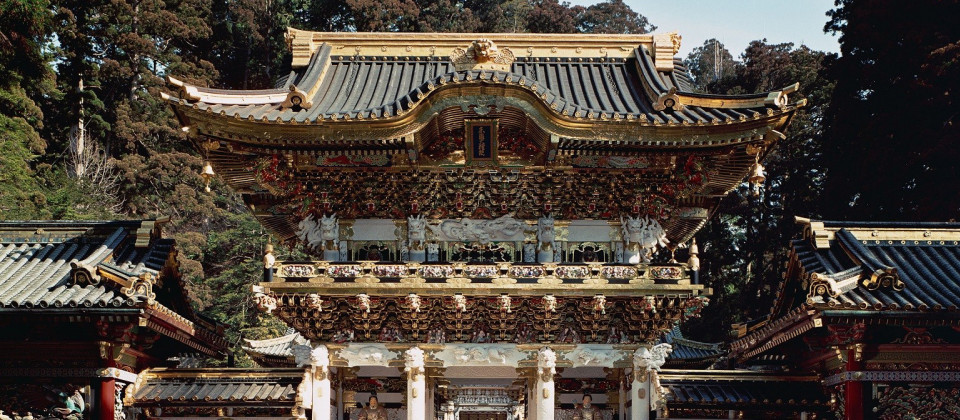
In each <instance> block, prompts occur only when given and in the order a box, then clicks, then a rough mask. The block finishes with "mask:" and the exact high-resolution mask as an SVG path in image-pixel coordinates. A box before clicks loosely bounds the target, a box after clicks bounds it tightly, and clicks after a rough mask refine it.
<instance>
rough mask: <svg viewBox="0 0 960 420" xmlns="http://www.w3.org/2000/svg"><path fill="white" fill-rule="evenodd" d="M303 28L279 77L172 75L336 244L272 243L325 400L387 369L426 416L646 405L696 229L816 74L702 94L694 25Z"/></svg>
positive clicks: (385, 390) (263, 302)
mask: <svg viewBox="0 0 960 420" xmlns="http://www.w3.org/2000/svg"><path fill="white" fill-rule="evenodd" d="M287 41H288V44H289V47H290V49H291V51H292V53H293V68H294V72H293V73H292V74H291V75H290V77H288V78H286V79H284V80H283V81H282V83H281V85H279V86H278V87H277V88H275V89H265V90H257V91H229V90H217V89H209V88H203V87H198V86H193V85H190V84H188V83H186V82H182V81H179V80H176V79H170V82H171V84H172V85H173V86H174V87H175V89H176V91H177V92H176V94H175V95H172V96H171V95H165V96H164V97H165V99H166V100H168V101H169V102H170V104H171V105H172V106H173V108H174V109H175V111H176V113H177V115H178V117H179V118H180V121H181V123H182V124H183V128H184V130H185V131H186V132H188V133H189V134H190V136H191V139H192V140H193V141H194V142H195V144H196V146H197V147H198V149H199V150H200V151H201V152H202V153H203V154H204V156H205V158H206V160H207V165H206V166H205V170H204V174H205V175H206V176H207V177H208V179H209V178H211V177H212V176H213V175H214V173H217V174H219V175H220V177H221V178H222V180H223V181H224V182H226V183H227V184H228V185H230V186H231V187H232V188H234V189H235V190H236V191H237V192H239V193H240V194H241V195H242V196H243V199H244V201H245V202H246V203H247V204H248V205H249V207H250V208H251V209H252V211H253V212H254V214H255V215H256V216H257V217H258V218H259V220H260V221H261V222H262V223H263V225H264V226H265V227H267V228H268V229H270V230H271V232H272V233H273V234H274V235H275V236H276V237H278V238H280V239H281V240H282V241H283V242H285V243H290V244H294V243H300V244H303V245H304V246H305V248H306V249H307V250H308V251H309V252H311V253H312V255H313V256H314V260H313V261H277V260H276V258H275V257H274V255H273V249H272V246H268V247H267V250H266V256H265V258H264V264H265V269H264V281H263V282H262V283H260V284H259V285H258V286H256V287H255V292H256V301H257V303H258V305H259V306H260V307H261V308H262V309H264V310H265V311H268V312H272V313H273V314H275V315H277V316H278V317H279V318H280V319H282V320H284V321H285V322H286V323H288V324H289V325H290V326H291V327H292V328H294V329H295V330H296V332H298V333H299V334H300V337H301V339H300V340H301V341H300V342H299V343H297V344H296V346H297V347H296V352H297V354H298V355H299V358H298V362H299V363H300V364H306V365H308V366H312V367H311V368H310V369H309V370H308V372H309V374H310V375H311V379H310V381H308V382H309V383H310V384H312V385H311V386H312V387H313V389H315V390H317V392H316V393H314V394H311V395H319V397H316V398H312V399H310V401H309V402H308V401H304V402H303V404H304V408H305V409H309V410H311V411H310V415H311V416H312V417H313V418H314V419H326V418H328V416H329V415H330V412H331V411H332V412H336V413H337V414H341V413H351V412H353V411H358V410H357V409H355V408H354V407H353V405H354V404H356V403H357V402H360V403H364V402H366V401H367V400H366V399H367V397H368V396H369V395H370V393H371V392H372V391H377V396H378V400H380V402H383V403H384V405H386V407H387V408H388V409H389V410H394V411H393V412H392V413H394V414H391V415H396V414H397V413H399V412H403V413H405V414H403V415H405V416H406V417H407V418H411V419H423V418H430V419H433V418H448V419H449V418H451V417H456V416H457V415H458V413H459V415H460V416H461V418H468V417H470V416H472V415H473V414H470V413H473V412H476V410H478V409H480V408H485V409H486V408H492V409H491V412H492V413H494V414H495V415H496V416H506V418H511V419H515V418H518V417H519V418H531V419H537V420H549V419H553V418H555V416H556V417H558V418H562V417H564V416H566V415H568V414H569V413H570V411H571V410H572V409H571V407H574V404H575V403H579V402H580V397H581V396H582V394H583V393H584V392H588V393H591V394H593V395H594V402H595V403H596V406H597V407H599V408H600V409H601V411H600V413H601V415H602V416H603V417H605V418H606V417H611V416H613V415H614V413H616V416H617V417H619V418H623V417H624V416H626V414H627V412H628V411H629V412H630V413H631V414H630V415H631V416H632V418H633V419H641V418H646V417H647V416H648V415H649V413H650V410H651V409H653V408H656V406H657V401H658V396H659V392H657V391H658V390H659V389H660V388H659V387H658V386H656V374H655V372H656V369H657V368H658V367H659V363H662V360H663V357H664V354H665V352H666V347H655V348H654V351H653V352H652V353H651V350H650V348H651V345H652V344H654V343H657V342H658V341H659V340H660V339H661V337H662V334H663V333H664V332H665V331H667V330H669V329H670V328H672V327H673V326H674V325H675V324H676V323H677V322H678V321H680V320H681V319H682V318H683V317H685V316H692V315H695V314H696V313H697V312H698V310H699V308H700V307H702V305H703V304H705V302H706V300H705V299H704V298H703V294H704V292H706V291H707V290H705V289H704V287H703V286H702V285H699V284H697V283H698V282H697V273H698V271H699V262H698V260H697V255H696V248H695V246H692V247H690V248H689V251H687V250H681V249H682V248H684V245H685V244H686V243H688V242H689V241H690V239H691V238H692V236H693V234H694V233H695V232H696V231H697V229H699V228H700V227H701V226H702V225H703V224H704V223H705V222H706V221H707V220H708V218H709V217H710V215H711V212H712V211H713V210H714V209H715V208H716V207H717V205H718V203H719V200H720V198H721V197H723V196H724V195H725V194H726V193H727V192H728V191H729V190H731V189H732V188H735V187H737V186H738V185H739V184H740V183H741V182H742V180H743V179H744V178H746V177H747V176H748V175H750V179H751V182H762V181H763V172H762V167H761V166H760V165H759V161H760V160H761V159H762V157H763V156H764V155H765V154H766V153H767V152H768V151H769V150H770V148H771V147H772V146H773V144H774V143H775V142H776V141H777V140H778V139H780V138H782V137H783V134H782V133H783V131H784V130H785V129H786V126H787V124H788V123H789V120H790V118H791V116H792V115H793V113H794V111H795V110H796V109H797V108H798V107H800V106H802V105H803V103H804V101H803V100H801V101H799V102H793V103H791V102H790V101H789V100H788V95H789V94H791V93H792V92H794V91H795V90H796V89H797V86H796V85H794V86H790V87H787V88H784V89H783V90H780V91H774V92H769V93H763V94H759V95H743V96H716V95H704V94H698V93H693V92H692V88H691V83H690V80H689V79H688V76H687V73H686V71H685V69H683V67H682V65H681V64H680V61H679V60H678V59H675V58H674V55H675V54H676V52H677V50H678V49H679V42H680V37H679V36H678V35H677V34H664V35H553V34H401V33H390V34H364V33H315V32H306V31H299V30H295V29H290V30H289V32H288V37H287ZM678 250H680V253H681V254H682V255H683V256H684V257H685V258H686V259H687V262H686V263H683V262H678V261H677V260H676V259H675V258H674V257H675V256H676V252H677V251H678ZM291 346H292V345H291ZM292 350H294V349H293V348H292V347H291V351H292ZM492 389H501V390H506V391H504V392H503V393H492V391H490V390H492ZM481 401H487V402H481ZM471 410H473V411H471ZM557 410H559V411H557ZM388 412H390V411H388ZM304 413H306V411H304ZM565 413H566V414H565ZM300 415H304V416H305V415H306V414H300Z"/></svg>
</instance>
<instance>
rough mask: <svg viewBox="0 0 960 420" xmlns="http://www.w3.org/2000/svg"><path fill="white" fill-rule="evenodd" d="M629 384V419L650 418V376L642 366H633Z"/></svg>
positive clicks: (643, 419) (646, 419)
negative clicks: (631, 379) (631, 380)
mask: <svg viewBox="0 0 960 420" xmlns="http://www.w3.org/2000/svg"><path fill="white" fill-rule="evenodd" d="M630 376H632V377H633V383H632V384H630V420H649V419H650V395H649V394H650V389H649V388H650V380H649V379H650V376H649V374H648V372H647V369H646V368H645V367H642V366H636V365H634V366H633V373H632V374H630Z"/></svg>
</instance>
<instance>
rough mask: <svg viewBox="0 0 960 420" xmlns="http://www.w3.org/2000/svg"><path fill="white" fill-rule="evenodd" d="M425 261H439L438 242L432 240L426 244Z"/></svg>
mask: <svg viewBox="0 0 960 420" xmlns="http://www.w3.org/2000/svg"><path fill="white" fill-rule="evenodd" d="M427 261H430V262H437V261H440V244H438V243H434V242H431V243H428V244H427Z"/></svg>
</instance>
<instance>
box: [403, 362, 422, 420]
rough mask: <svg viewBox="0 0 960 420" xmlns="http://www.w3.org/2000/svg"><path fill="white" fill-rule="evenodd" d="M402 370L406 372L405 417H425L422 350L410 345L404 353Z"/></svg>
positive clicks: (417, 418)
mask: <svg viewBox="0 0 960 420" xmlns="http://www.w3.org/2000/svg"><path fill="white" fill-rule="evenodd" d="M403 365H404V372H406V373H407V418H408V419H411V420H422V419H426V415H427V411H426V409H427V404H426V399H427V389H426V388H427V387H426V375H425V372H424V366H425V365H424V357H423V350H420V348H419V347H411V348H410V349H408V350H407V351H406V352H405V353H404V364H403Z"/></svg>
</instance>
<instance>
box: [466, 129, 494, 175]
mask: <svg viewBox="0 0 960 420" xmlns="http://www.w3.org/2000/svg"><path fill="white" fill-rule="evenodd" d="M497 127H498V122H497V120H495V119H474V120H466V121H464V129H465V130H464V131H466V133H465V134H466V136H465V139H464V142H463V143H464V148H465V149H466V150H464V152H465V155H466V157H467V159H466V161H467V165H476V166H494V165H496V164H497Z"/></svg>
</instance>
